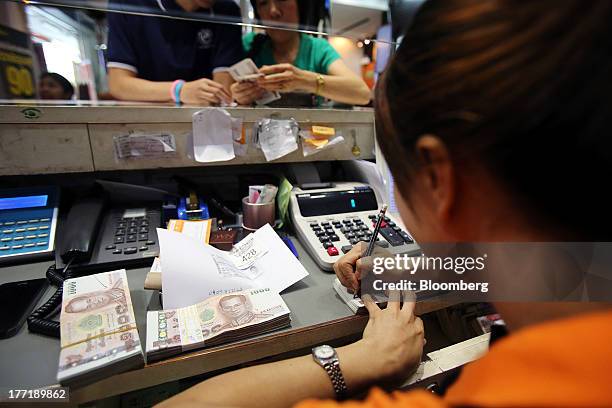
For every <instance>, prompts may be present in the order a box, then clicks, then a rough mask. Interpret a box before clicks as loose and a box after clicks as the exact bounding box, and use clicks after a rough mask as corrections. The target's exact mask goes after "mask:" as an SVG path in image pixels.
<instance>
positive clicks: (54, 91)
mask: <svg viewBox="0 0 612 408" xmlns="http://www.w3.org/2000/svg"><path fill="white" fill-rule="evenodd" d="M38 94H39V96H40V99H62V100H68V99H72V95H74V87H73V86H72V84H71V83H70V82H69V81H68V80H67V79H66V78H64V77H63V76H61V75H60V74H56V73H55V72H45V73H43V74H42V75H41V76H40V80H39V81H38Z"/></svg>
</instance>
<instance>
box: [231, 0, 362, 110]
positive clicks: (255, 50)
mask: <svg viewBox="0 0 612 408" xmlns="http://www.w3.org/2000/svg"><path fill="white" fill-rule="evenodd" d="M304 1H307V0H251V3H252V4H253V8H254V9H255V13H256V16H257V17H258V18H259V19H261V20H264V21H266V22H270V23H282V24H284V25H295V27H296V28H297V27H298V26H299V24H300V12H299V10H304V9H305V7H302V6H304V5H305V4H302V2H304ZM298 8H299V10H298ZM243 43H244V46H245V49H246V51H247V54H248V55H249V57H250V58H251V59H253V61H254V62H255V64H257V66H258V67H260V71H261V72H262V73H263V74H264V75H265V76H264V77H262V78H260V79H259V80H258V81H257V82H242V83H235V84H233V85H232V88H231V89H232V96H233V97H234V99H235V100H236V102H238V103H239V104H241V105H250V104H251V103H253V101H255V100H257V99H259V98H260V97H261V96H262V94H263V92H265V91H266V90H267V91H278V92H282V93H287V92H306V93H311V94H316V95H319V96H322V97H325V98H328V99H331V100H334V101H337V102H343V103H347V104H352V105H366V104H367V103H369V102H370V99H371V93H370V89H369V88H368V86H367V85H366V83H365V82H364V81H363V80H362V79H361V78H359V77H358V76H357V75H356V74H355V73H353V72H352V71H351V70H350V69H349V68H348V67H347V66H346V64H344V62H343V61H342V59H341V58H340V55H339V54H338V53H337V52H336V50H334V48H333V47H332V46H331V45H330V44H329V43H328V42H327V41H325V40H323V39H321V38H314V37H312V36H310V35H307V34H302V33H299V32H296V31H290V30H275V29H267V30H266V34H265V35H264V34H258V35H255V34H254V33H251V34H248V35H247V36H246V37H245V38H244V40H243Z"/></svg>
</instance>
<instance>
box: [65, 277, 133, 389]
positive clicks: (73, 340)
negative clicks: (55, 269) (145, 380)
mask: <svg viewBox="0 0 612 408" xmlns="http://www.w3.org/2000/svg"><path fill="white" fill-rule="evenodd" d="M60 330H61V351H60V359H59V369H58V372H57V379H58V381H59V382H60V383H62V384H63V385H71V386H80V385H83V384H86V383H90V382H93V381H96V380H99V379H102V378H106V377H108V376H110V375H114V374H117V373H120V372H123V371H127V370H130V369H133V368H138V367H142V366H143V364H144V356H143V354H142V347H141V345H140V338H139V337H138V330H137V329H136V319H135V318H134V309H133V308H132V299H131V297H130V289H129V288H128V283H127V276H126V274H125V269H122V270H118V271H112V272H106V273H100V274H97V275H91V276H85V277H82V278H76V279H67V280H66V281H65V282H64V292H63V300H62V312H61V315H60Z"/></svg>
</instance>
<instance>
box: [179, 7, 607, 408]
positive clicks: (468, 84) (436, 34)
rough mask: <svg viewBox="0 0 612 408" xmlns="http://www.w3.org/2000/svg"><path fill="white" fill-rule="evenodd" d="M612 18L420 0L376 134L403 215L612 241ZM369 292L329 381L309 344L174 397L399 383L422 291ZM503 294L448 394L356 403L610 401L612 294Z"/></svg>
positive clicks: (249, 395) (341, 272)
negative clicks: (361, 321)
mask: <svg viewBox="0 0 612 408" xmlns="http://www.w3.org/2000/svg"><path fill="white" fill-rule="evenodd" d="M610 21H612V2H610V1H607V0H592V1H588V2H585V1H581V0H564V1H557V0H533V1H528V2H526V1H525V2H524V1H510V0H497V1H481V0H429V1H427V2H426V3H425V4H424V5H423V7H422V8H421V10H420V11H419V13H418V14H417V16H416V18H415V20H414V22H413V25H412V26H411V28H410V29H409V30H408V31H407V32H406V36H405V39H404V41H403V42H402V45H401V46H400V48H399V50H398V52H397V54H396V55H395V57H394V58H393V60H392V61H391V63H390V65H389V67H388V68H387V70H386V72H385V74H384V76H383V78H382V80H381V81H380V83H379V85H378V90H377V98H376V105H377V106H376V114H377V120H376V124H377V139H378V142H379V144H380V146H381V149H382V151H383V153H384V155H385V158H386V159H387V161H388V163H389V166H390V169H391V172H392V173H393V176H394V178H395V180H396V191H395V197H396V202H397V204H398V209H399V211H400V215H401V216H402V219H403V220H404V222H405V224H406V226H407V227H408V229H409V230H410V231H411V233H412V235H413V236H414V237H415V239H416V240H417V241H418V242H421V243H448V242H465V243H469V242H484V243H487V242H510V243H512V242H520V243H528V244H529V247H530V248H531V247H535V244H534V243H536V242H549V243H551V242H568V243H571V242H577V241H578V242H586V243H589V242H590V243H593V241H609V237H610V221H609V207H610V205H609V199H605V198H604V193H603V192H601V193H600V191H601V188H602V184H601V183H602V180H607V179H608V176H609V175H610V169H611V166H612V164H611V163H612V157H611V156H612V138H610V136H609V120H610V118H612V82H611V81H610V75H611V73H612V52H611V50H612V25H610ZM360 257H361V253H360V251H359V250H353V251H351V252H349V253H348V254H346V255H345V256H344V257H343V258H342V259H341V260H340V261H339V262H337V263H336V265H335V270H336V274H337V275H338V277H339V279H340V280H341V281H342V282H343V283H344V285H345V286H347V287H351V288H353V289H355V288H357V287H358V286H359V282H358V280H357V279H356V276H355V272H356V270H359V264H360V263H359V262H358V260H359V259H360ZM605 266H606V267H607V270H608V271H609V269H610V266H609V265H605ZM493 272H498V271H497V270H495V271H493ZM608 279H609V275H608ZM525 289H526V290H527V289H528V288H525ZM606 290H607V292H606V296H607V297H608V299H609V297H610V292H609V289H606ZM330 296H333V295H331V294H330ZM363 300H364V302H365V304H366V306H367V308H368V311H369V313H370V319H369V322H368V325H367V327H366V329H365V331H364V333H363V339H362V340H360V341H358V342H356V343H354V344H350V345H348V346H345V347H341V348H339V349H338V350H336V351H335V353H333V352H330V351H329V349H327V350H324V351H326V352H325V355H326V356H327V358H328V360H329V359H331V360H332V361H335V366H333V367H330V369H329V372H331V373H333V374H334V375H333V376H331V381H330V377H329V376H328V372H326V370H323V369H322V368H321V367H320V366H319V365H318V364H317V362H318V361H319V360H318V358H320V357H325V356H319V357H317V354H316V352H315V361H313V358H312V357H311V356H305V357H300V358H295V359H291V360H286V361H280V362H275V363H271V364H266V365H260V366H255V367H250V368H245V369H242V370H238V371H234V372H231V373H227V374H223V375H220V376H218V377H215V378H212V379H210V380H208V381H205V382H203V383H201V384H199V385H197V386H195V387H193V388H192V389H191V390H188V391H186V392H185V393H183V394H180V395H179V396H177V397H175V399H173V400H170V402H176V403H182V404H181V405H182V406H188V405H196V403H202V404H207V405H219V406H265V407H273V406H290V405H292V404H294V403H296V402H298V401H301V400H303V399H306V398H333V397H334V396H337V395H338V394H339V393H342V392H344V393H345V394H344V395H345V396H346V395H347V394H348V395H351V394H355V393H359V392H361V391H364V390H367V389H368V388H370V387H371V386H373V385H389V384H392V385H393V384H395V385H397V384H402V381H403V380H405V379H406V378H407V377H408V376H409V375H410V374H411V373H413V372H414V370H415V369H416V367H417V366H418V364H419V361H420V359H421V354H422V349H423V345H424V333H423V331H424V329H423V324H422V322H421V321H420V319H419V318H418V317H415V316H414V313H413V311H414V303H411V302H405V303H404V305H403V307H400V305H399V303H398V302H397V301H390V302H389V303H388V306H387V308H386V309H384V310H381V309H379V307H378V306H377V305H376V304H374V303H372V301H371V299H368V298H367V297H364V299H363ZM606 300H607V299H606ZM610 300H612V299H610ZM494 304H495V306H496V308H497V310H498V311H499V312H500V314H501V315H502V317H503V319H504V321H505V322H506V324H507V328H508V330H509V335H508V336H507V337H504V338H502V339H500V340H499V341H496V342H494V343H493V344H491V346H490V349H489V352H488V353H487V354H486V355H485V356H484V357H482V358H480V359H479V360H477V361H475V362H472V363H470V364H468V365H467V366H465V367H463V370H462V372H461V374H460V375H459V376H458V378H457V379H456V380H455V382H454V383H453V384H452V385H450V387H449V388H447V391H446V393H445V394H444V395H443V396H436V395H434V394H432V393H429V392H425V391H415V392H395V393H393V394H386V393H384V392H383V391H380V390H373V391H372V392H371V393H370V395H369V396H368V397H367V399H366V400H365V401H363V402H352V403H346V405H345V406H346V407H380V408H382V407H596V406H598V407H603V406H608V407H609V406H612V392H610V384H609V382H610V373H609V371H610V366H612V347H611V346H610V344H611V341H612V309H611V306H610V303H609V302H607V303H588V302H582V303H579V302H574V303H567V302H534V301H532V302H514V303H504V302H497V301H496V302H495V303H494ZM318 349H319V348H316V349H315V351H316V350H318ZM334 355H335V358H334ZM237 390H239V392H238V391H237ZM339 405H342V404H339V403H336V402H333V401H328V402H320V401H314V400H311V401H307V402H303V403H302V404H299V405H298V406H299V407H300V408H311V407H312V408H323V407H326V408H331V407H336V406H339Z"/></svg>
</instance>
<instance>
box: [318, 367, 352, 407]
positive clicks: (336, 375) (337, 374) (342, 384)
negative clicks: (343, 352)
mask: <svg viewBox="0 0 612 408" xmlns="http://www.w3.org/2000/svg"><path fill="white" fill-rule="evenodd" d="M323 368H324V369H325V371H326V372H327V375H328V376H329V379H330V380H331V382H332V386H333V387H334V392H335V393H336V397H338V399H344V398H345V397H346V395H347V393H348V388H347V386H346V381H344V376H343V375H342V370H341V369H340V361H338V358H334V359H333V360H330V361H328V362H326V363H325V364H323Z"/></svg>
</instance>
